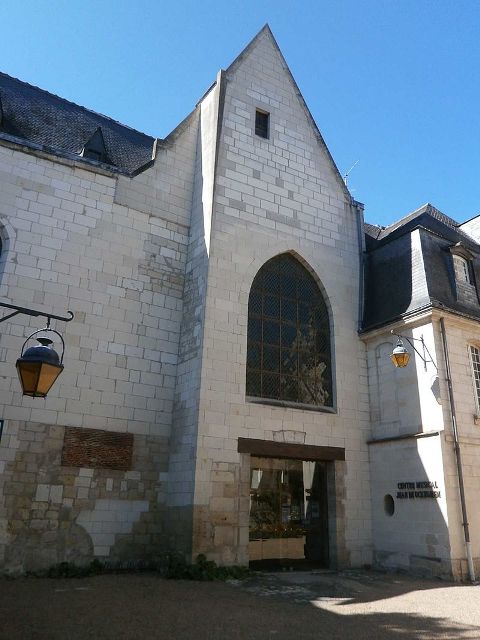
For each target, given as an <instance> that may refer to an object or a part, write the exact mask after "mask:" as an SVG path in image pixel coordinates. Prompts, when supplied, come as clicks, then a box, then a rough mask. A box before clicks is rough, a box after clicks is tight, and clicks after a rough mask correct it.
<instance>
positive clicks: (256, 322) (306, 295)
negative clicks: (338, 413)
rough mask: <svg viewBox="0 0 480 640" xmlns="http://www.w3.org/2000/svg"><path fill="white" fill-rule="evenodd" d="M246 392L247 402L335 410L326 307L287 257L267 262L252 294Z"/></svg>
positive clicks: (308, 278) (306, 274)
mask: <svg viewBox="0 0 480 640" xmlns="http://www.w3.org/2000/svg"><path fill="white" fill-rule="evenodd" d="M246 388H247V396H252V397H257V398H265V399H272V400H283V401H287V402H297V403H301V404H311V405H315V406H320V407H332V406H333V394H332V358H331V352H330V324H329V319H328V310H327V305H326V304H325V300H324V299H323V296H322V293H321V291H320V289H319V287H318V285H317V283H316V282H315V280H314V278H313V277H312V276H311V275H310V273H309V272H308V271H307V270H306V269H305V267H303V266H302V265H301V264H300V262H298V260H296V259H295V258H294V257H293V256H291V255H290V254H287V253H286V254H282V255H279V256H276V257H275V258H272V259H271V260H269V261H268V262H266V263H265V264H264V265H263V267H262V268H261V269H260V270H259V272H258V273H257V275H256V276H255V279H254V281H253V284H252V288H251V290H250V297H249V300H248V336H247V385H246Z"/></svg>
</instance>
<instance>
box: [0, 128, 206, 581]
mask: <svg viewBox="0 0 480 640" xmlns="http://www.w3.org/2000/svg"><path fill="white" fill-rule="evenodd" d="M197 125H198V123H197V120H196V118H195V116H194V115H193V116H192V117H191V118H190V119H188V120H187V121H186V122H185V123H183V125H182V126H181V127H179V128H178V130H176V132H174V134H172V136H171V137H170V138H169V140H168V144H165V145H164V146H160V148H159V149H158V159H157V161H156V162H155V163H154V165H153V166H152V167H150V168H149V169H148V170H146V171H145V172H144V173H141V174H139V175H138V176H136V177H135V178H127V177H125V176H119V175H118V174H115V173H114V172H109V171H106V170H104V169H101V168H99V167H98V166H95V165H90V164H89V163H88V162H87V161H82V160H80V159H79V160H78V161H72V160H67V159H64V158H59V157H55V156H51V155H47V154H46V153H43V152H41V151H39V150H38V149H31V148H27V147H22V146H21V145H18V144H13V143H11V142H7V141H5V140H3V141H1V142H0V235H1V239H2V248H3V252H2V255H1V262H0V267H1V274H0V277H1V281H0V283H1V284H0V298H1V299H4V300H6V301H10V302H12V303H13V304H16V305H24V306H26V307H31V308H34V309H38V310H40V311H44V312H46V313H48V312H51V313H54V314H60V315H66V310H67V309H69V310H71V311H73V313H74V314H75V317H74V320H73V321H72V322H70V323H62V322H55V321H54V322H53V323H52V324H53V326H54V327H55V328H56V329H58V330H59V331H60V333H61V334H62V335H63V337H64V339H65V344H66V351H65V358H64V365H65V369H64V371H63V373H62V374H61V376H60V377H59V379H58V380H57V382H56V383H55V385H54V386H53V388H52V389H51V391H50V392H49V394H48V397H47V398H46V399H39V398H28V397H23V396H22V394H21V390H20V386H19V382H18V379H17V375H16V371H15V361H16V359H17V358H18V356H19V354H20V350H21V347H22V344H23V341H24V339H25V337H26V336H27V335H29V334H30V333H32V332H33V331H34V330H35V329H37V328H40V327H42V326H43V325H44V321H43V320H41V319H35V318H32V317H28V316H21V315H20V316H18V317H15V318H13V319H12V320H10V321H8V322H6V323H5V324H3V325H2V331H1V335H0V418H1V419H3V420H4V421H5V423H4V429H3V436H2V438H1V440H0V471H3V475H1V476H0V479H1V481H2V482H3V489H4V492H3V498H4V500H5V504H4V507H3V510H2V512H1V513H0V531H1V532H2V533H1V536H2V542H1V544H2V545H3V546H2V558H3V560H4V563H3V565H2V561H1V559H0V567H1V568H2V569H5V570H19V568H21V567H22V566H23V567H24V568H31V567H35V566H37V564H41V565H42V566H45V565H46V564H48V563H49V562H55V561H60V560H64V559H65V560H69V559H73V560H79V561H83V560H85V559H88V558H90V557H93V556H95V557H105V558H106V557H108V558H110V559H115V558H121V557H125V558H143V557H145V554H147V555H148V553H151V552H153V550H157V549H158V548H159V543H158V540H159V539H160V537H161V536H162V535H164V532H163V529H162V527H163V525H162V524H161V523H160V520H159V518H160V514H161V513H162V509H163V504H164V503H165V501H166V495H167V488H166V474H167V472H168V455H167V444H166V443H167V442H168V438H169V437H170V434H171V427H172V416H173V403H174V392H175V382H176V375H177V359H178V345H179V338H180V328H181V322H182V311H183V290H184V278H185V265H186V260H187V247H188V242H189V224H190V214H191V202H192V191H193V173H194V168H195V155H196V138H197V130H198V126H197ZM147 196H148V197H147ZM0 313H3V311H1V312H0ZM65 428H72V429H76V428H82V429H92V430H93V431H92V434H93V433H94V432H95V431H97V430H104V431H108V432H112V433H119V434H129V435H130V436H131V437H133V439H134V444H133V452H134V453H133V456H134V463H133V467H132V469H129V470H124V471H120V470H115V469H110V470H109V469H105V468H95V469H83V468H77V467H66V466H63V465H62V464H61V460H60V459H59V457H58V456H59V455H61V452H62V442H63V432H64V429H65ZM150 446H151V448H152V450H151V453H150V454H148V455H147V453H146V452H145V450H144V449H145V447H150ZM139 452H143V453H141V454H140V453H139ZM135 456H136V458H135ZM105 466H106V467H108V466H109V465H108V463H105ZM110 466H111V465H110ZM159 478H162V480H161V482H160V481H159ZM159 482H160V484H159ZM108 522H109V523H110V524H107V523H108ZM32 523H33V524H32ZM129 523H130V524H129ZM165 535H166V534H165ZM36 545H37V546H38V548H39V549H42V551H41V553H39V554H38V555H37V556H36V555H35V554H36V552H35V547H36ZM22 547H24V548H25V551H24V552H22V551H21V549H22ZM147 550H148V551H147ZM22 554H23V555H22Z"/></svg>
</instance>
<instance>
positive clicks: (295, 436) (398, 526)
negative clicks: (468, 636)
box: [0, 27, 480, 578]
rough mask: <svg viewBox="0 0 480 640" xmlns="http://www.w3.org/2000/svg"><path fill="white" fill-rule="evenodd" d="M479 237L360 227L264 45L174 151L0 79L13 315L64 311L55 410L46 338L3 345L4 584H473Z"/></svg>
mask: <svg viewBox="0 0 480 640" xmlns="http://www.w3.org/2000/svg"><path fill="white" fill-rule="evenodd" d="M479 229H480V223H478V221H477V220H476V219H474V220H472V221H470V222H467V223H465V224H463V225H459V224H457V223H456V222H454V221H453V220H452V219H450V218H448V217H447V216H444V215H443V214H441V213H440V212H439V211H437V210H436V209H434V208H433V207H432V206H430V205H427V206H425V207H423V208H422V209H421V210H418V211H416V212H414V213H413V214H411V215H410V216H407V217H406V218H404V219H402V220H401V221H400V222H399V223H397V224H395V225H392V226H390V227H387V228H380V227H376V226H374V225H368V224H364V221H363V205H361V204H360V203H358V202H356V201H355V200H354V199H353V198H352V196H351V195H350V193H349V192H348V189H347V187H346V186H345V183H344V181H343V180H342V177H341V176H340V174H339V172H338V169H337V167H336V165H335V163H334V160H333V159H332V157H331V155H330V153H329V151H328V149H327V147H326V145H325V142H324V140H323V138H322V136H321V134H320V132H319V130H318V128H317V126H316V124H315V122H314V121H313V118H312V116H311V114H310V112H309V110H308V108H307V106H306V104H305V102H304V100H303V98H302V96H301V93H300V91H299V89H298V87H297V85H296V83H295V80H294V79H293V77H292V75H291V73H290V71H289V69H288V67H287V64H286V62H285V60H284V58H283V56H282V54H281V52H280V50H279V48H278V46H277V44H276V42H275V40H274V38H273V36H272V34H271V32H270V30H269V28H268V27H265V28H264V29H262V30H261V31H260V33H259V34H258V35H257V36H256V37H255V38H254V40H253V41H252V42H251V43H250V44H249V45H248V46H247V48H246V49H245V50H244V51H243V52H242V53H241V54H240V55H239V56H238V58H236V60H235V61H234V62H233V63H232V64H231V65H230V66H229V67H228V68H227V69H226V70H225V71H220V72H219V74H218V75H217V78H216V80H215V82H214V84H213V85H212V86H211V87H210V89H209V90H208V91H207V92H206V94H205V95H204V96H203V98H202V99H201V100H200V102H199V103H198V105H197V106H196V108H195V109H194V111H193V112H192V113H191V114H190V115H189V116H188V117H187V118H186V119H185V120H184V121H183V122H182V123H181V124H180V125H179V126H178V127H177V128H176V129H175V130H174V131H172V133H171V134H169V136H167V138H165V139H154V138H152V137H149V136H147V135H144V134H142V133H140V132H138V131H135V130H133V129H130V128H128V127H126V126H124V125H121V124H119V123H117V122H114V121H113V120H111V119H109V118H107V117H105V116H102V115H99V114H97V113H94V112H91V111H89V110H87V109H85V108H83V107H80V106H78V105H75V104H72V103H69V102H67V101H66V100H63V99H62V98H59V97H57V96H54V95H52V94H50V93H47V92H45V91H43V90H41V89H38V88H36V87H32V86H30V85H28V84H26V83H24V82H21V81H19V80H16V79H14V78H11V77H9V76H6V75H3V74H0V235H1V242H2V253H1V261H0V271H1V284H0V295H1V299H2V300H4V301H10V302H11V303H14V304H17V305H23V306H26V307H30V308H32V307H33V308H36V309H39V310H42V311H43V312H45V313H57V314H61V313H62V312H64V311H65V310H71V311H72V312H73V313H74V319H73V320H72V321H71V322H69V323H62V322H57V323H56V324H55V328H56V329H58V330H59V331H60V332H61V333H62V335H63V337H64V339H65V343H66V355H65V371H64V372H63V373H62V374H61V377H60V378H59V379H58V380H57V382H56V384H55V386H54V387H53V388H52V390H51V391H50V393H49V394H48V397H47V398H46V399H38V398H35V399H33V398H28V397H23V396H22V394H21V390H20V387H19V383H18V380H17V378H16V374H15V371H14V363H15V361H16V359H17V357H18V355H19V352H20V349H21V346H22V344H23V341H24V340H25V337H26V336H28V335H29V333H31V332H32V331H33V330H34V329H37V328H41V326H42V325H41V322H40V321H38V322H37V321H36V320H32V318H30V317H22V316H17V317H15V318H12V319H11V320H10V321H8V322H5V323H3V324H2V325H0V329H1V337H0V417H1V418H2V420H3V422H2V425H3V429H2V431H1V436H0V438H1V439H0V489H1V492H0V565H1V566H2V570H3V571H7V572H21V571H25V570H34V569H35V570H36V569H41V568H45V567H48V566H50V565H53V564H56V563H59V562H74V563H86V562H88V561H90V560H92V559H93V558H98V559H100V560H103V561H109V562H113V563H115V562H126V561H128V562H144V561H147V560H149V559H154V558H156V557H159V556H161V555H162V554H163V553H165V552H166V551H170V550H176V551H178V552H180V553H182V554H184V555H185V556H186V557H187V558H195V557H196V555H198V554H199V553H204V554H206V555H207V557H209V558H210V559H212V560H215V561H216V562H218V563H220V564H247V563H248V562H249V561H250V562H257V563H259V564H260V565H261V563H265V562H272V561H275V562H286V563H288V564H295V563H297V562H301V561H303V562H307V563H309V564H310V565H323V566H330V567H345V566H363V565H371V564H375V565H377V566H385V567H391V568H407V569H409V570H422V571H424V572H428V573H430V574H435V575H444V576H450V575H453V576H455V577H457V578H463V577H466V576H467V575H468V566H467V548H466V545H465V540H464V528H462V509H461V504H460V503H461V501H460V497H459V496H460V492H459V481H458V469H459V466H458V464H457V457H456V456H455V447H454V444H455V443H454V431H453V430H452V414H451V408H452V406H453V405H455V404H456V413H454V416H455V418H456V425H457V431H458V434H459V436H458V438H457V439H456V440H455V441H456V442H458V443H459V448H460V450H461V454H462V466H461V469H462V470H463V474H464V478H463V485H462V486H464V489H465V509H466V510H467V513H468V515H469V518H470V536H471V542H470V545H468V548H469V549H470V555H471V557H472V560H471V562H470V568H472V566H473V564H474V563H475V562H476V563H477V568H480V567H478V565H479V563H480V518H479V516H478V510H477V509H476V492H477V487H478V484H479V482H480V480H479V478H480V474H477V473H476V464H475V463H476V460H477V458H478V456H479V450H478V446H479V444H480V438H479V437H477V436H476V435H475V434H476V433H477V429H478V426H477V424H476V422H477V417H476V416H477V414H478V413H479V409H478V403H479V393H480V332H479V329H478V327H479V325H478V320H479V319H480V307H479V299H478V290H477V284H476V283H477V278H476V272H477V270H478V268H479V267H478V265H477V262H478V251H479V245H478V242H479V241H480V239H479V238H478V235H479V233H480V232H479ZM479 277H480V273H479ZM392 330H393V331H394V332H395V333H397V334H401V335H402V336H405V338H404V340H405V341H407V343H408V340H410V342H411V344H412V345H414V346H416V348H417V353H416V352H414V351H413V350H412V349H410V347H409V346H408V344H407V347H408V348H409V349H410V350H411V351H412V359H411V362H410V365H409V367H407V368H405V369H395V368H394V367H393V365H392V363H391V361H390V357H389V356H390V354H391V352H392V348H393V346H394V345H395V342H396V340H395V339H394V338H393V337H392V335H391V333H390V332H391V331H392ZM442 337H443V340H442ZM445 337H446V341H447V348H448V350H449V354H450V364H451V381H452V387H453V399H454V403H453V405H452V402H450V396H449V393H448V385H447V384H446V382H445V379H446V370H445ZM407 338H408V340H407ZM412 485H413V487H412ZM412 493H413V495H411V494H412ZM420 494H422V495H420Z"/></svg>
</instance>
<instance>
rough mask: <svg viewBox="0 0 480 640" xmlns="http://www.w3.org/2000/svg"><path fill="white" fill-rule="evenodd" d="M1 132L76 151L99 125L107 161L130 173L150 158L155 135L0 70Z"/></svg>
mask: <svg viewBox="0 0 480 640" xmlns="http://www.w3.org/2000/svg"><path fill="white" fill-rule="evenodd" d="M0 102H1V113H2V114H3V117H2V120H1V122H0V134H2V133H6V134H9V135H11V136H14V137H16V138H20V139H23V140H26V141H28V142H31V143H35V144H38V145H42V146H44V147H46V148H47V149H46V150H48V151H53V152H55V151H56V152H61V153H67V154H75V155H79V154H80V153H81V152H82V149H83V147H84V146H85V143H86V142H87V141H88V140H89V139H90V138H91V137H92V135H93V134H94V132H95V131H96V130H97V129H98V128H99V127H100V128H101V130H102V134H103V138H104V140H105V146H106V150H107V156H108V159H109V161H110V163H111V164H112V165H113V166H114V167H115V168H117V169H118V170H120V171H122V172H125V173H134V172H136V171H138V170H139V169H140V168H141V167H142V166H143V165H145V164H147V163H148V162H150V161H151V160H152V155H153V150H154V143H155V138H153V137H152V136H148V135H146V134H144V133H141V132H139V131H136V130H135V129H131V128H130V127H127V126H125V125H122V124H120V123H119V122H116V121H115V120H112V119H111V118H108V117H107V116H103V115H101V114H99V113H95V112H94V111H90V110H89V109H86V108H85V107H81V106H79V105H77V104H74V103H73V102H69V101H68V100H64V99H63V98H60V97H59V96H56V95H54V94H52V93H49V92H48V91H44V90H43V89H39V88H38V87H35V86H33V85H30V84H28V83H26V82H22V81H21V80H17V79H16V78H12V77H11V76H8V75H6V74H4V73H0Z"/></svg>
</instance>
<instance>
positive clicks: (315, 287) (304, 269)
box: [246, 251, 336, 413]
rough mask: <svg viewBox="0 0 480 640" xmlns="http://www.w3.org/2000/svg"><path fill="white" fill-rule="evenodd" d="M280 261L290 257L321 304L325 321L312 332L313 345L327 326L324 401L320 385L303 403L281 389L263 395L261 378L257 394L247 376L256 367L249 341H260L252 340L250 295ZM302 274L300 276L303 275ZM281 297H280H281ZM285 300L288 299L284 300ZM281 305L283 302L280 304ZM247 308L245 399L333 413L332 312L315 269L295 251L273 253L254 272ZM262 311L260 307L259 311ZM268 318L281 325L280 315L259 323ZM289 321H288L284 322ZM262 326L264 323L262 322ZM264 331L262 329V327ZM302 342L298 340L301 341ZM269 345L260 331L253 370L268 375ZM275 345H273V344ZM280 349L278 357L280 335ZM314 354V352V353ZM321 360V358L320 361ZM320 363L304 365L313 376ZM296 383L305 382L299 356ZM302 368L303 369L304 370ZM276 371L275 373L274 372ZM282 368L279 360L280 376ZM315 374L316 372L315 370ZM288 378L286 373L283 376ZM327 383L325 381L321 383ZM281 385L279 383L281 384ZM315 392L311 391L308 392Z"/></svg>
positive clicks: (333, 355)
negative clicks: (258, 353)
mask: <svg viewBox="0 0 480 640" xmlns="http://www.w3.org/2000/svg"><path fill="white" fill-rule="evenodd" d="M281 260H290V261H291V264H292V265H295V269H296V270H297V272H300V273H302V274H303V276H305V280H308V281H309V286H310V287H312V291H313V292H314V295H315V296H316V300H317V303H316V304H320V301H321V305H322V306H323V311H322V313H323V316H322V317H323V318H324V324H323V325H322V330H321V331H318V332H317V330H316V331H315V339H314V340H315V344H317V342H318V340H317V334H321V333H324V332H325V328H326V336H325V338H324V340H323V342H322V350H321V351H322V352H323V353H324V354H325V353H328V358H329V360H328V363H327V368H326V371H327V373H326V374H325V375H326V378H327V379H326V380H323V382H322V384H321V385H320V386H321V387H326V389H327V391H328V397H327V399H326V400H325V401H323V402H318V398H319V397H320V396H321V395H322V394H323V391H322V389H319V387H318V386H317V387H316V388H315V395H316V398H317V402H308V401H307V402H306V401H304V398H302V394H301V393H299V399H297V400H293V399H291V398H288V397H285V396H284V395H283V394H282V392H280V393H279V394H278V397H274V396H275V395H277V394H268V393H267V394H266V393H264V392H263V391H264V389H263V380H262V389H261V391H258V392H257V393H252V385H251V384H250V383H251V380H250V379H249V376H250V375H251V373H252V372H254V369H255V367H253V366H252V357H251V347H252V344H254V343H256V346H259V341H258V340H257V341H255V340H252V338H251V320H252V306H251V305H252V297H253V296H254V294H255V290H256V288H257V287H256V283H257V281H258V278H259V277H262V276H261V274H262V273H263V272H264V271H266V270H268V267H269V265H270V266H271V265H272V264H273V263H274V261H281ZM303 276H302V278H303ZM263 291H264V293H263V298H265V297H268V294H269V292H268V291H267V290H266V289H265V288H264V289H263ZM283 297H284V298H286V299H287V298H289V296H287V295H285V296H283ZM263 298H262V305H263ZM280 298H281V299H282V296H280ZM287 302H288V300H287ZM304 302H305V301H304V300H300V299H299V300H298V302H297V322H298V318H299V316H300V312H299V310H298V303H300V304H303V303H304ZM282 306H283V305H282ZM248 309H249V313H248V317H249V324H248V330H247V363H246V398H247V400H248V401H249V402H257V403H262V404H272V405H280V406H288V407H293V408H299V409H306V410H313V411H324V412H328V413H335V412H336V387H335V352H334V339H333V337H334V336H333V329H334V327H333V322H332V313H331V307H330V304H329V300H328V297H327V295H326V293H325V291H324V288H323V285H322V283H321V282H320V280H319V278H318V277H317V276H316V274H315V272H314V271H313V270H312V269H311V268H310V266H309V265H308V264H307V263H306V262H305V261H304V260H303V259H302V258H300V257H299V256H297V254H295V253H294V252H290V251H288V252H285V253H281V254H278V255H276V256H274V257H273V258H271V259H270V260H268V261H267V262H265V263H264V264H263V265H262V266H261V267H260V269H259V270H258V271H257V273H256V275H255V278H254V279H253V282H252V285H251V289H250V294H249V302H248ZM262 313H263V310H262ZM253 315H255V313H253ZM257 319H260V316H259V314H258V313H257ZM270 320H274V321H276V322H277V323H278V324H280V325H282V324H283V322H282V320H283V316H280V317H277V319H276V320H275V319H274V318H272V317H263V316H262V323H263V321H268V322H269V321H270ZM287 322H288V321H287ZM262 326H263V325H262ZM262 331H263V329H262ZM280 331H281V332H282V331H283V330H282V329H281V327H280ZM301 338H302V339H303V338H304V336H302V337H301ZM295 339H296V340H297V344H298V340H299V339H300V336H299V332H298V325H297V333H296V338H295ZM300 344H301V343H300ZM264 346H266V347H268V348H269V347H270V346H272V345H270V344H268V343H265V342H264V341H263V333H262V341H261V348H262V353H261V356H260V357H261V358H262V364H261V366H260V367H259V368H258V369H256V371H255V372H256V373H257V374H258V373H260V374H262V375H263V373H266V374H268V373H269V370H267V369H264V367H263V364H264V360H263V347H264ZM273 346H275V345H273ZM278 346H279V348H280V358H281V357H282V354H283V346H284V344H283V342H282V337H280V341H279V345H278ZM298 349H299V350H300V349H301V347H298ZM302 351H303V352H304V353H305V350H304V349H302ZM315 353H316V352H315ZM322 362H323V361H322ZM322 362H318V363H317V365H316V366H313V367H311V368H307V369H306V371H307V374H308V376H310V375H312V374H311V371H312V369H315V371H316V372H317V371H319V369H318V368H317V367H318V366H319V365H321V364H322ZM298 370H299V373H298V382H299V387H300V386H302V387H305V385H304V384H303V382H304V378H302V376H301V373H300V358H299V361H298ZM303 371H305V369H303ZM273 373H275V372H273ZM282 374H283V371H282V362H281V361H280V371H279V376H280V377H282ZM304 375H305V374H304ZM315 375H318V374H317V373H315ZM285 377H288V376H285ZM300 381H301V382H302V385H300ZM324 383H326V384H324ZM280 385H282V383H280ZM311 395H314V394H311Z"/></svg>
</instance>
